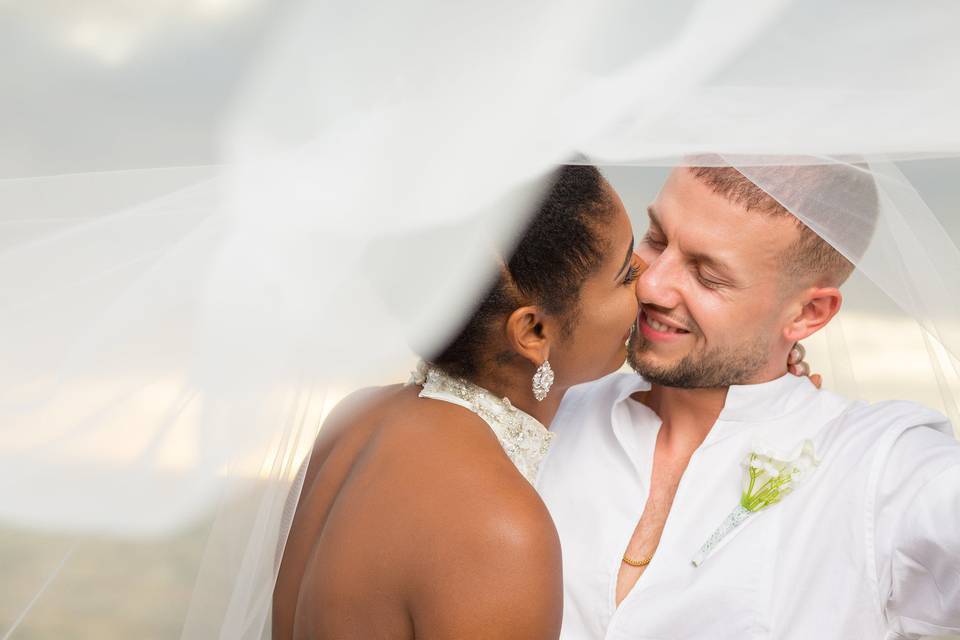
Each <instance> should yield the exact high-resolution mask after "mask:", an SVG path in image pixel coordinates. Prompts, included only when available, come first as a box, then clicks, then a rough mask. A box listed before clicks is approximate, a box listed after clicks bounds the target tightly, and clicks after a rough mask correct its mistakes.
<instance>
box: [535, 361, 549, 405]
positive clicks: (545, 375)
mask: <svg viewBox="0 0 960 640" xmlns="http://www.w3.org/2000/svg"><path fill="white" fill-rule="evenodd" d="M552 386H553V369H552V368H551V367H550V361H549V360H544V361H543V364H542V365H540V366H539V367H537V372H536V373H535V374H533V397H534V398H536V399H537V402H542V401H543V399H544V398H546V397H547V394H548V393H550V387H552Z"/></svg>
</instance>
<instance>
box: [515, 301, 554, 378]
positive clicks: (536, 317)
mask: <svg viewBox="0 0 960 640" xmlns="http://www.w3.org/2000/svg"><path fill="white" fill-rule="evenodd" d="M551 327H552V323H550V321H549V320H548V319H547V318H546V315H545V314H544V313H543V312H542V311H541V310H540V309H539V308H537V307H534V306H529V307H520V308H519V309H517V310H516V311H514V312H513V313H511V314H510V316H509V317H508V318H507V326H506V330H507V342H508V343H509V345H510V347H511V348H512V349H513V350H514V351H516V352H517V353H518V354H519V355H520V356H521V357H523V358H525V359H527V360H529V361H530V362H532V363H533V366H535V367H539V366H540V365H541V364H542V363H543V361H544V360H546V359H548V358H549V357H550V342H551V339H552V336H551V335H550V334H551Z"/></svg>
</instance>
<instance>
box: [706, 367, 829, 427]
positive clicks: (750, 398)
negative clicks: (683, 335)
mask: <svg viewBox="0 0 960 640" xmlns="http://www.w3.org/2000/svg"><path fill="white" fill-rule="evenodd" d="M816 393H817V388H816V387H815V386H814V384H813V383H812V382H810V379H809V378H807V377H806V376H795V375H793V374H792V373H785V374H783V375H782V376H780V377H779V378H776V379H774V380H770V381H769V382H761V383H759V384H735V385H732V386H731V387H730V388H729V390H728V391H727V400H726V402H725V403H724V405H723V410H722V411H721V412H720V417H719V418H717V421H718V422H759V421H765V420H772V419H774V418H779V417H781V416H785V415H787V414H788V413H793V412H795V411H798V410H800V409H801V408H802V407H803V406H804V405H805V404H807V403H808V402H810V401H811V400H812V399H813V397H814V396H815V395H816Z"/></svg>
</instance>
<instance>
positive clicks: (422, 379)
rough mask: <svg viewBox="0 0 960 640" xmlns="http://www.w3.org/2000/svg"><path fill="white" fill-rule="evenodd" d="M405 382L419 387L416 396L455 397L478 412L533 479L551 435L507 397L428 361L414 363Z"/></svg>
mask: <svg viewBox="0 0 960 640" xmlns="http://www.w3.org/2000/svg"><path fill="white" fill-rule="evenodd" d="M408 384H417V385H420V386H422V387H423V390H422V391H421V392H420V397H424V398H433V399H436V400H446V401H448V402H450V401H452V399H456V400H458V401H459V402H455V404H460V405H461V406H464V407H465V408H467V409H469V410H470V411H472V412H473V413H475V414H477V415H478V416H480V417H481V418H482V419H483V421H484V422H486V423H487V424H488V425H490V429H491V430H493V433H494V435H496V436H497V440H498V441H499V442H500V446H501V447H503V450H504V452H505V453H506V454H507V457H508V458H510V460H511V462H513V464H514V466H516V467H517V469H518V470H519V471H520V473H521V474H523V477H525V478H526V479H527V480H528V481H529V482H530V484H533V483H534V481H535V480H536V479H537V472H538V471H539V470H540V463H541V461H542V460H543V458H544V457H545V456H546V455H547V451H549V450H550V442H551V441H552V440H553V437H554V434H552V433H550V432H549V431H548V430H547V428H546V427H544V426H543V425H542V424H541V423H540V422H539V421H538V420H537V419H536V418H534V417H533V416H531V415H529V414H528V413H526V412H524V411H521V410H520V409H517V408H516V407H514V406H513V403H511V402H510V400H509V399H508V398H498V397H496V396H495V395H493V394H492V393H490V392H489V391H487V390H486V389H484V388H483V387H480V386H477V385H475V384H473V383H472V382H470V381H468V380H464V379H463V378H455V377H453V376H450V375H447V374H446V373H444V372H443V371H441V370H440V369H438V368H436V367H433V366H430V365H429V364H425V363H421V364H420V365H418V367H417V370H416V371H415V372H414V373H413V375H411V380H410V382H409V383H408Z"/></svg>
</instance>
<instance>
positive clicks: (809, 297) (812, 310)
mask: <svg viewBox="0 0 960 640" xmlns="http://www.w3.org/2000/svg"><path fill="white" fill-rule="evenodd" d="M799 303H800V308H799V311H798V312H795V315H794V317H793V318H791V319H790V322H789V324H787V326H786V327H785V328H784V330H783V337H784V338H785V339H786V340H787V342H799V341H800V340H803V339H804V338H807V337H809V336H811V335H813V334H814V333H816V332H817V331H819V330H820V329H822V328H824V327H825V326H826V325H827V323H828V322H830V320H832V319H833V316H835V315H837V312H838V311H840V305H842V304H843V294H841V293H840V289H837V288H836V287H813V288H810V289H807V290H806V291H804V292H803V295H802V297H801V298H800V300H799Z"/></svg>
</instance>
